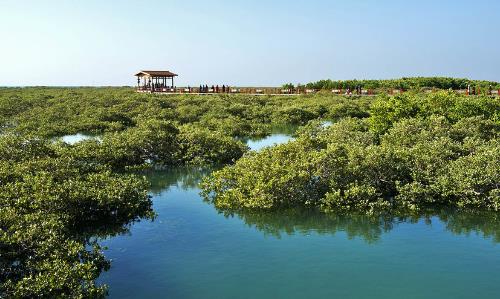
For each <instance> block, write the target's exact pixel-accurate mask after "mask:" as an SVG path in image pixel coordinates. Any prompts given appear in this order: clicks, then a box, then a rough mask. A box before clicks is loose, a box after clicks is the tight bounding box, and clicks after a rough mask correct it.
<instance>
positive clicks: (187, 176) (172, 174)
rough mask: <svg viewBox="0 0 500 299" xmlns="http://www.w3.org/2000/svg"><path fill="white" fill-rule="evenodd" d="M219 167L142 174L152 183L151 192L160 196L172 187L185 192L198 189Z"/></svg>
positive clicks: (186, 167) (156, 171)
mask: <svg viewBox="0 0 500 299" xmlns="http://www.w3.org/2000/svg"><path fill="white" fill-rule="evenodd" d="M215 169H217V167H190V166H185V167H175V168H172V169H169V170H161V169H149V170H145V171H143V172H140V173H139V174H140V175H144V176H145V177H146V178H147V179H148V181H149V183H150V192H151V193H152V194H153V195H159V194H161V193H163V192H167V191H168V190H169V188H170V187H179V188H181V189H183V190H189V189H194V188H197V187H198V184H199V183H200V182H201V180H202V179H203V177H205V176H207V175H208V174H210V173H211V172H212V171H213V170H215Z"/></svg>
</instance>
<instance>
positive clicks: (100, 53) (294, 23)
mask: <svg viewBox="0 0 500 299" xmlns="http://www.w3.org/2000/svg"><path fill="white" fill-rule="evenodd" d="M499 30H500V1H486V0H478V1H461V0H454V1H451V0H442V1H437V0H434V1H427V0H418V1H389V0H388V1H384V0H379V1H375V0H366V1H362V0H359V1H340V0H337V1H335V0H331V1H327V0H316V1H314V0H309V1H305V0H296V1H292V0H288V1H285V0H276V1H273V0H267V1H264V0H262V1H261V0H253V1H243V0H232V1H229V0H228V1H223V0H220V1H219V0H214V1H189V0H179V1H177V0H171V1H147V0H142V1H137V0H136V1H103V0H99V1H95V0H89V1H70V0H67V1H51V0H45V1H26V0H24V1H4V0H0V37H1V39H2V41H1V43H0V86H4V85H16V86H17V85H58V86H60V85H133V84H134V83H135V79H134V77H133V74H134V73H135V72H136V71H139V70H141V69H168V70H171V71H173V72H176V73H178V74H179V77H178V80H177V85H187V84H190V85H199V84H200V83H207V84H230V85H255V86H272V85H281V84H282V83H285V82H292V83H306V82H310V81H316V80H319V79H325V78H331V79H354V78H357V79H377V78H396V77H402V76H453V77H469V78H474V79H486V80H495V81H500V33H499V32H500V31H499Z"/></svg>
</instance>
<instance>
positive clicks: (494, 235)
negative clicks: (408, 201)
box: [219, 208, 500, 243]
mask: <svg viewBox="0 0 500 299" xmlns="http://www.w3.org/2000/svg"><path fill="white" fill-rule="evenodd" d="M219 212H220V213H221V214H224V215H225V216H226V217H238V218H240V219H242V220H243V221H244V222H245V223H246V224H247V225H248V226H249V227H254V228H256V229H257V230H259V231H261V232H262V233H264V234H265V235H268V236H269V235H270V236H274V237H276V238H281V237H282V236H283V235H296V234H302V235H307V234H310V233H312V232H316V233H318V234H330V235H335V233H337V232H339V231H342V232H345V233H346V235H347V236H348V238H349V239H353V238H356V237H359V238H362V239H363V240H365V241H366V242H368V243H375V242H377V241H378V240H379V239H380V237H381V236H382V235H383V234H384V233H388V232H390V231H391V230H393V229H394V228H395V227H397V226H398V225H400V224H402V223H406V224H417V223H423V224H425V225H429V226H431V225H432V224H433V223H436V222H440V223H443V224H444V227H445V228H446V230H447V231H449V232H451V233H453V234H454V235H466V236H468V235H470V234H477V235H480V236H482V237H483V238H487V239H491V240H492V241H493V242H495V243H498V242H500V215H499V213H495V212H486V211H483V212H466V211H456V210H438V211H436V210H434V211H425V212H421V213H419V214H413V215H390V214H384V215H378V216H375V215H365V214H335V213H322V212H320V211H318V210H312V209H303V208H294V209H287V210H280V211H272V212H269V211H239V212H228V211H224V210H219Z"/></svg>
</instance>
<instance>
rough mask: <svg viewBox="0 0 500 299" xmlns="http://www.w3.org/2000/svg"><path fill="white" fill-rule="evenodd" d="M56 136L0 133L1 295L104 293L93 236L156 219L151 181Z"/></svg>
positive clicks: (99, 254) (105, 263)
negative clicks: (87, 156) (83, 155)
mask: <svg viewBox="0 0 500 299" xmlns="http://www.w3.org/2000/svg"><path fill="white" fill-rule="evenodd" d="M76 156H77V153H75V152H73V153H71V152H70V151H68V149H67V148H62V147H61V145H59V144H53V143H52V142H49V141H46V140H41V139H33V138H25V137H19V136H14V135H10V134H8V135H5V136H2V137H0V184H1V186H2V187H1V188H0V281H1V282H2V284H1V285H0V297H2V298H3V297H6V298H8V297H13V298H39V297H45V298H62V297H74V298H81V297H88V298H96V297H102V296H104V295H105V294H106V288H105V287H104V286H99V285H96V284H95V282H94V280H95V279H96V278H97V277H98V276H99V274H100V273H101V271H103V270H106V269H108V268H109V262H108V261H107V260H106V259H105V258H104V256H103V254H102V252H101V248H100V247H99V245H98V244H97V243H96V242H95V241H92V240H91V238H90V236H92V235H96V234H98V233H101V234H108V233H113V232H112V231H113V230H114V229H116V230H123V229H124V228H125V225H126V224H127V223H130V222H131V221H134V220H136V219H138V218H140V217H152V216H153V212H152V210H151V200H150V197H149V196H148V194H147V186H148V184H147V182H146V181H145V180H144V179H143V178H140V177H137V176H134V175H131V174H121V175H118V174H116V173H113V172H112V171H111V169H110V167H109V166H108V165H105V164H97V163H85V162H84V161H83V160H82V159H80V158H79V157H76Z"/></svg>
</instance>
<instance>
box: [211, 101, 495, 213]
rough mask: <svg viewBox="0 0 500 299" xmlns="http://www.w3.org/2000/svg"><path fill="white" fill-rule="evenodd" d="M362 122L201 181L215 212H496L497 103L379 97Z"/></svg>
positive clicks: (304, 134)
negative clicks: (314, 209) (440, 208)
mask: <svg viewBox="0 0 500 299" xmlns="http://www.w3.org/2000/svg"><path fill="white" fill-rule="evenodd" d="M370 114H371V116H370V117H369V118H365V119H355V118H345V119H342V120H340V121H338V122H336V123H335V124H333V125H332V126H331V127H327V128H325V127H324V126H321V125H320V124H318V123H311V124H309V125H308V126H306V127H305V128H303V129H302V130H301V132H300V133H299V136H298V138H297V140H296V141H293V142H289V143H287V144H283V145H280V146H277V147H274V148H269V149H266V150H263V151H262V152H259V153H251V154H249V155H247V156H245V157H243V158H242V159H240V160H238V161H237V163H236V164H235V165H234V166H228V167H226V168H224V169H222V170H220V171H217V172H214V173H213V175H212V176H211V177H210V178H209V179H207V180H206V181H205V182H204V190H205V196H206V197H207V198H208V199H209V200H211V201H213V203H214V204H215V205H216V206H217V207H219V208H222V209H227V210H241V209H264V210H273V209H284V208H290V207H295V206H309V207H318V208H321V209H322V210H324V211H366V212H378V211H385V210H398V209H402V210H418V209H422V208H427V207H436V206H447V207H456V208H463V209H467V208H468V209H490V210H495V211H498V210H500V168H499V167H498V165H500V140H499V139H498V137H499V134H500V100H499V99H490V98H487V97H484V98H482V97H479V98H471V97H464V96H458V95H456V94H454V93H447V92H441V93H437V94H433V95H410V94H405V95H398V96H395V97H386V96H382V97H379V98H378V99H377V100H376V101H375V102H374V103H373V105H372V107H371V109H370Z"/></svg>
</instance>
